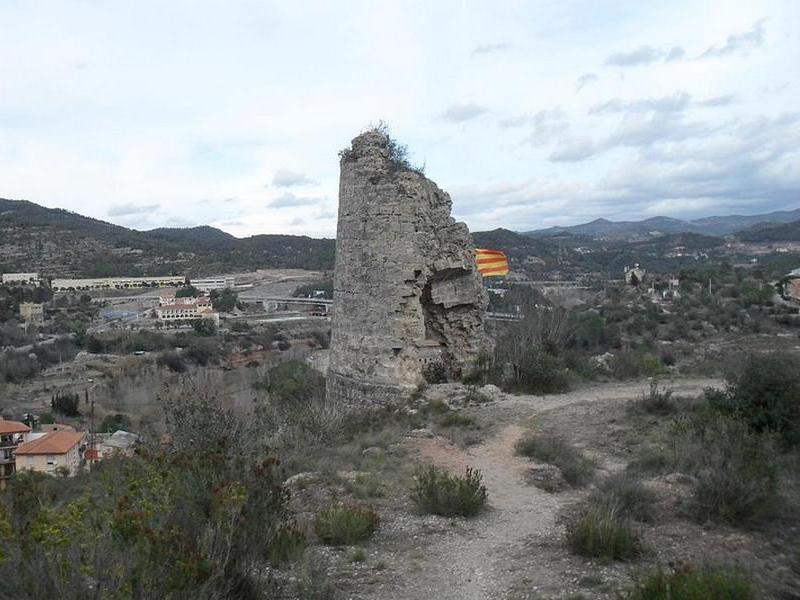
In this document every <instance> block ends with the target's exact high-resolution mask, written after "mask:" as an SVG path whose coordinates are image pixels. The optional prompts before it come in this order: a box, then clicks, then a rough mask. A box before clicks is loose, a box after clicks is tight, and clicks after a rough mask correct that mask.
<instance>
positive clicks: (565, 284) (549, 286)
mask: <svg viewBox="0 0 800 600" xmlns="http://www.w3.org/2000/svg"><path fill="white" fill-rule="evenodd" d="M507 283H508V284H509V285H530V286H532V287H538V288H542V289H545V290H588V289H589V286H587V285H584V283H583V282H582V281H577V280H566V279H565V280H560V281H550V280H534V279H522V280H519V281H509V282H507Z"/></svg>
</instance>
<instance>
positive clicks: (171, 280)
mask: <svg viewBox="0 0 800 600" xmlns="http://www.w3.org/2000/svg"><path fill="white" fill-rule="evenodd" d="M181 285H186V277H184V276H183V275H169V276H167V277H97V278H93V279H53V282H52V284H51V286H50V287H52V288H53V290H54V291H62V292H63V291H67V290H125V289H129V288H142V287H177V286H181Z"/></svg>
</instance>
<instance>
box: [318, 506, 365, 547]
mask: <svg viewBox="0 0 800 600" xmlns="http://www.w3.org/2000/svg"><path fill="white" fill-rule="evenodd" d="M379 523H380V517H379V516H378V513H376V512H375V511H374V510H373V509H371V508H368V507H365V506H354V505H347V504H334V505H332V506H329V507H328V508H326V509H324V510H322V511H320V512H319V514H317V517H316V519H315V520H314V533H316V534H317V537H318V538H319V539H320V540H321V541H322V543H324V544H327V545H329V546H351V545H353V544H355V543H357V542H361V541H364V540H366V539H368V538H369V537H371V536H372V534H373V533H374V532H375V530H376V529H377V528H378V525H379Z"/></svg>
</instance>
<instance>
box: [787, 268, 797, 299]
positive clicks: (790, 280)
mask: <svg viewBox="0 0 800 600" xmlns="http://www.w3.org/2000/svg"><path fill="white" fill-rule="evenodd" d="M784 294H785V295H787V296H789V297H790V298H794V299H795V300H800V269H795V270H794V271H792V272H791V273H789V274H788V275H786V284H785V285H784Z"/></svg>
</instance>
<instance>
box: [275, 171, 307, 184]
mask: <svg viewBox="0 0 800 600" xmlns="http://www.w3.org/2000/svg"><path fill="white" fill-rule="evenodd" d="M313 183H316V182H315V181H314V180H313V179H311V178H310V177H308V176H307V175H305V174H304V173H299V172H297V171H291V170H289V169H278V170H277V171H275V175H274V176H273V177H272V185H274V186H275V187H294V186H298V185H309V184H313Z"/></svg>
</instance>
